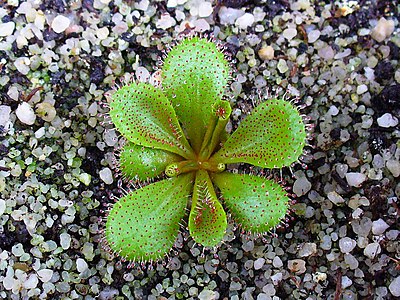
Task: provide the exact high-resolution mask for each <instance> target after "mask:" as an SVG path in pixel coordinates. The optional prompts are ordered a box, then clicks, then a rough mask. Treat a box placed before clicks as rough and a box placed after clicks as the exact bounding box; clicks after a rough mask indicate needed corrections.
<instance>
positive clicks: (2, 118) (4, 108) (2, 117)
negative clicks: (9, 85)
mask: <svg viewBox="0 0 400 300" xmlns="http://www.w3.org/2000/svg"><path fill="white" fill-rule="evenodd" d="M10 113H11V107H9V106H8V105H0V126H6V124H7V123H8V121H9V120H10Z"/></svg>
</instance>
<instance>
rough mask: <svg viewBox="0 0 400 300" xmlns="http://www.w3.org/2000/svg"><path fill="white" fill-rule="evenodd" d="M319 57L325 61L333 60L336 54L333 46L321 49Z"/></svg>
mask: <svg viewBox="0 0 400 300" xmlns="http://www.w3.org/2000/svg"><path fill="white" fill-rule="evenodd" d="M318 55H319V56H320V57H321V58H323V59H325V60H331V59H333V57H334V56H335V52H334V51H333V49H332V47H331V46H327V47H324V48H321V49H319V50H318Z"/></svg>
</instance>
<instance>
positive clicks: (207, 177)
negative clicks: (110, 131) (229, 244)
mask: <svg viewBox="0 0 400 300" xmlns="http://www.w3.org/2000/svg"><path fill="white" fill-rule="evenodd" d="M160 71H161V85H160V86H154V85H151V84H149V83H144V82H133V81H131V82H129V83H127V84H125V85H123V86H121V87H120V88H118V89H117V90H116V91H115V92H114V94H113V95H112V96H111V101H110V117H111V120H112V122H113V123H114V124H115V127H116V129H117V130H118V131H119V132H120V133H121V135H122V136H123V137H124V138H125V139H126V140H127V142H126V143H125V144H124V146H123V147H122V149H120V154H119V166H120V169H121V173H122V174H123V176H124V177H125V178H127V179H131V180H133V181H135V180H140V181H147V182H149V181H151V180H152V179H154V178H157V177H160V176H161V177H162V178H163V179H162V180H159V181H156V182H152V183H150V184H147V185H145V186H144V187H142V188H139V189H136V190H132V191H130V192H128V193H126V195H124V196H122V197H121V198H120V199H119V200H118V201H117V202H116V203H115V204H114V205H113V207H112V208H111V209H110V211H109V212H108V216H107V220H106V224H105V230H104V235H105V241H106V243H107V247H108V248H109V249H110V250H111V251H112V252H113V253H115V254H118V255H119V256H121V257H122V258H123V259H125V260H129V261H132V262H151V261H155V260H158V259H160V258H163V257H165V256H166V255H167V254H168V253H169V251H170V250H171V249H172V248H173V246H174V244H175V241H176V239H177V236H178V233H179V230H180V224H182V223H185V224H187V229H188V231H189V233H190V236H191V237H192V238H193V239H194V241H195V242H197V243H198V244H201V245H203V246H205V247H215V246H217V245H218V244H219V243H220V242H221V241H222V239H223V236H224V234H225V231H226V228H227V223H228V221H227V213H226V211H227V212H229V215H230V216H231V217H232V218H233V220H234V221H235V222H236V223H237V224H238V225H239V226H240V227H241V228H242V229H243V230H245V231H247V232H250V233H254V234H264V233H267V232H269V231H270V230H271V229H273V228H274V227H275V226H277V225H278V224H279V223H280V222H281V220H282V219H284V217H285V216H286V213H287V210H288V206H289V197H288V196H287V193H286V191H285V190H284V189H283V188H282V187H281V185H279V184H278V183H276V182H275V181H274V180H271V179H266V178H265V177H261V176H256V175H248V174H234V173H230V172H228V171H226V164H230V163H248V164H251V165H254V166H257V167H261V168H269V169H272V168H282V167H285V166H290V165H291V164H293V163H295V162H297V160H298V159H299V156H300V155H301V154H302V151H303V147H304V145H305V140H306V130H305V125H304V122H303V119H302V116H301V115H300V114H299V112H298V109H297V108H296V107H295V106H293V104H292V103H290V102H288V101H285V100H280V99H269V100H267V101H265V102H262V103H261V104H259V105H258V106H257V107H256V108H254V110H253V111H252V112H251V114H250V115H248V116H246V118H245V119H244V120H243V121H241V123H240V125H239V127H238V128H237V130H236V131H235V132H233V134H231V135H228V134H227V133H226V131H225V126H226V124H227V122H228V121H229V117H230V114H231V106H230V104H229V102H228V101H226V100H223V96H224V91H225V88H226V86H227V84H228V81H229V77H230V66H229V63H228V60H227V58H226V57H225V55H224V53H223V51H222V50H221V49H220V47H219V46H217V45H216V44H215V43H214V42H213V41H210V40H208V39H205V38H200V37H191V38H185V39H183V40H182V41H180V42H179V43H178V44H177V45H176V46H175V47H173V48H172V49H171V50H170V51H169V52H168V54H167V55H166V57H165V59H164V62H163V65H162V67H161V70H160ZM165 174H166V175H167V176H165ZM187 212H188V213H187Z"/></svg>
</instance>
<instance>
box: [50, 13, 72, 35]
mask: <svg viewBox="0 0 400 300" xmlns="http://www.w3.org/2000/svg"><path fill="white" fill-rule="evenodd" d="M70 24H71V21H70V19H68V18H67V17H64V16H62V15H58V16H57V17H55V18H54V20H53V22H51V29H53V30H54V32H56V33H61V32H64V31H65V29H67V28H68V27H69V25H70Z"/></svg>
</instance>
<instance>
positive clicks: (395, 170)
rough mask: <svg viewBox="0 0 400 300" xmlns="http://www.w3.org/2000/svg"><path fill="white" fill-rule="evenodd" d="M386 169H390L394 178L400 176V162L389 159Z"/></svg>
mask: <svg viewBox="0 0 400 300" xmlns="http://www.w3.org/2000/svg"><path fill="white" fill-rule="evenodd" d="M386 168H388V170H389V171H390V173H392V175H393V176H394V177H399V176H400V162H399V161H398V160H394V159H389V160H388V161H387V162H386Z"/></svg>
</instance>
